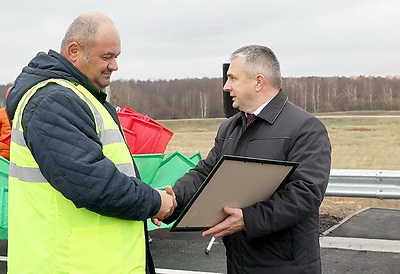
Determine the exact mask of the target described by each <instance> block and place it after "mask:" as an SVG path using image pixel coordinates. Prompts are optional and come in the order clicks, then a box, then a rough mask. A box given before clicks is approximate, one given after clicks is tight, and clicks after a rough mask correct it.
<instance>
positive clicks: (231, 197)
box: [171, 155, 299, 231]
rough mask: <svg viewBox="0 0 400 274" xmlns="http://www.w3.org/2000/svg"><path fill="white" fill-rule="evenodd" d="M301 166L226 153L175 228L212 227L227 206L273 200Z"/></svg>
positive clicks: (182, 229) (172, 228)
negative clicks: (275, 194) (273, 196)
mask: <svg viewBox="0 0 400 274" xmlns="http://www.w3.org/2000/svg"><path fill="white" fill-rule="evenodd" d="M298 165H299V163H296V162H286V161H277V160H269V159H259V158H249V157H241V156H232V155H224V156H223V157H221V158H220V160H219V161H218V163H217V164H216V165H215V167H214V168H213V170H212V171H211V173H210V174H209V175H208V177H207V178H206V180H205V181H204V182H203V184H202V185H201V186H200V188H199V189H198V190H197V191H196V193H195V194H194V196H193V197H192V199H191V200H190V202H189V203H188V204H187V205H186V207H185V208H184V210H183V211H182V212H181V214H180V215H179V217H178V218H177V220H176V221H175V223H174V225H173V226H172V227H171V231H195V230H205V229H208V228H210V227H212V226H214V225H216V224H218V223H220V222H221V221H223V220H224V219H225V218H226V217H227V215H226V214H225V213H224V211H223V207H225V206H228V207H236V208H244V207H247V206H250V205H253V204H255V203H257V202H260V201H265V200H267V199H269V198H270V197H271V196H272V194H273V193H274V192H275V191H276V189H277V188H278V187H279V185H280V184H281V183H282V182H283V181H284V180H285V179H286V178H288V177H289V176H290V175H291V174H292V172H293V171H294V170H295V168H296V167H297V166H298Z"/></svg>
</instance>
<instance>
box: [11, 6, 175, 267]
mask: <svg viewBox="0 0 400 274" xmlns="http://www.w3.org/2000/svg"><path fill="white" fill-rule="evenodd" d="M120 51H121V47H120V38H119V34H118V31H117V29H116V27H115V25H114V23H113V22H112V21H111V20H110V19H109V18H108V17H106V16H105V15H103V14H100V13H98V12H88V13H85V14H83V15H81V16H79V17H78V18H76V19H75V20H74V21H73V23H72V24H71V25H70V27H69V28H68V30H67V32H66V34H65V37H64V39H63V41H62V43H61V50H60V53H57V52H55V51H53V50H50V51H49V52H48V53H44V52H40V53H38V54H37V55H36V57H34V58H33V59H32V60H31V61H30V62H29V64H28V65H27V66H26V67H24V68H23V70H22V73H21V74H20V75H19V76H18V78H17V79H16V80H15V82H14V84H13V89H12V90H11V92H10V94H9V96H8V98H7V102H6V107H7V113H8V115H9V117H10V120H12V128H13V131H12V137H11V149H10V153H11V159H10V171H9V226H8V228H9V236H8V240H9V243H8V248H9V249H8V271H9V273H155V270H154V266H153V262H152V260H151V256H150V253H149V250H148V244H147V242H148V241H146V237H147V235H146V234H147V230H146V225H145V221H146V219H147V218H149V217H154V218H156V219H158V220H163V219H164V218H166V217H168V216H170V215H171V214H172V212H173V210H174V209H175V206H176V202H175V199H174V196H173V192H172V190H171V189H170V188H168V189H167V191H158V190H155V189H153V188H151V187H149V186H148V185H146V184H145V183H143V182H142V181H141V180H140V179H138V178H137V177H138V176H137V169H136V168H135V165H134V162H133V161H132V157H131V154H130V152H129V149H128V147H127V145H126V143H125V140H124V137H123V133H122V130H121V127H120V124H119V121H118V118H117V114H116V111H115V108H114V107H113V106H112V105H111V104H109V103H108V102H107V101H106V94H105V93H104V92H103V90H104V89H105V88H106V87H107V86H108V85H109V84H110V77H111V74H112V72H113V71H116V70H117V69H118V65H117V61H116V58H117V57H118V55H119V54H120Z"/></svg>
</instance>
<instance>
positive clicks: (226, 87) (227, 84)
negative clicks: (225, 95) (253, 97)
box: [222, 80, 232, 92]
mask: <svg viewBox="0 0 400 274" xmlns="http://www.w3.org/2000/svg"><path fill="white" fill-rule="evenodd" d="M222 89H223V91H226V92H230V91H232V86H231V85H230V83H229V80H228V81H226V83H225V85H224V87H223V88H222Z"/></svg>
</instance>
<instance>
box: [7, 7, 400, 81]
mask: <svg viewBox="0 0 400 274" xmlns="http://www.w3.org/2000/svg"><path fill="white" fill-rule="evenodd" d="M91 10H97V11H100V12H102V13H104V14H106V15H107V16H109V17H110V18H111V19H112V20H113V21H114V23H115V24H116V26H117V28H118V29H119V32H120V36H121V41H122V53H121V55H120V57H119V58H118V60H119V62H118V64H119V70H118V71H117V72H114V74H113V78H112V80H118V79H135V80H148V79H150V80H157V79H167V80H168V79H180V78H187V77H189V78H202V77H221V73H222V68H221V67H222V63H224V62H227V61H228V58H229V55H230V53H232V51H234V50H235V49H237V48H239V47H241V46H243V45H248V44H262V45H265V46H268V47H270V48H271V49H272V50H273V51H274V52H275V53H276V55H277V56H278V59H279V60H280V62H281V69H282V75H283V76H284V77H291V76H359V75H378V76H400V41H399V40H400V35H399V33H400V19H399V18H400V1H398V0H379V1H377V0H340V1H328V0H302V1H295V0H292V1H287V0H272V1H269V0H241V1H238V0H170V1H167V0H142V1H136V0H114V1H109V0H108V1H104V0H57V1H50V0H36V1H26V0H22V1H21V0H13V1H2V3H1V17H0V23H1V30H0V33H1V44H0V47H1V52H2V62H1V65H0V84H7V83H11V82H13V81H14V79H15V77H16V76H17V75H18V74H19V73H20V71H21V69H22V67H23V66H25V65H26V64H27V63H28V62H29V61H30V60H31V59H32V58H33V57H34V56H35V55H36V53H37V52H39V51H45V52H47V51H48V50H49V49H54V50H56V51H59V45H60V41H61V39H62V38H63V36H64V33H65V31H66V29H67V27H68V26H69V24H70V23H71V22H72V21H73V20H74V19H75V18H76V17H77V16H78V15H80V14H81V13H84V12H86V11H91Z"/></svg>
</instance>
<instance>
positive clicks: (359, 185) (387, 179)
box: [325, 169, 400, 199]
mask: <svg viewBox="0 0 400 274" xmlns="http://www.w3.org/2000/svg"><path fill="white" fill-rule="evenodd" d="M325 195H326V196H338V197H363V198H379V199H400V170H363V169H332V170H331V174H330V177H329V183H328V188H327V190H326V193H325Z"/></svg>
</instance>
